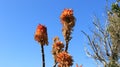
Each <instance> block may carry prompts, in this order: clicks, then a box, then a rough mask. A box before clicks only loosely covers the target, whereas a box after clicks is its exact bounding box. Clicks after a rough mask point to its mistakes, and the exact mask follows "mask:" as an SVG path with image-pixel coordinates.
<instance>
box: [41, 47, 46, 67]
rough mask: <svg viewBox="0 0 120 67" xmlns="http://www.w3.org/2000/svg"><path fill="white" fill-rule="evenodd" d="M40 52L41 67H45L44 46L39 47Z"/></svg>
mask: <svg viewBox="0 0 120 67" xmlns="http://www.w3.org/2000/svg"><path fill="white" fill-rule="evenodd" d="M41 52H42V67H45V55H44V46H43V45H41Z"/></svg>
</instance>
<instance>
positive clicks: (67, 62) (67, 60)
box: [56, 51, 73, 67]
mask: <svg viewBox="0 0 120 67" xmlns="http://www.w3.org/2000/svg"><path fill="white" fill-rule="evenodd" d="M56 61H57V62H58V63H59V64H58V66H59V67H70V66H72V65H73V59H72V56H70V55H69V54H68V53H67V52H65V51H63V52H60V53H59V54H58V55H57V59H56Z"/></svg>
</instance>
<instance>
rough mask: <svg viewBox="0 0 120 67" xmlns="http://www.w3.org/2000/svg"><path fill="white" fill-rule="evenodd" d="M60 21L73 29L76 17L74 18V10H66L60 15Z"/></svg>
mask: <svg viewBox="0 0 120 67" xmlns="http://www.w3.org/2000/svg"><path fill="white" fill-rule="evenodd" d="M60 20H61V22H62V24H63V26H64V25H69V26H71V27H73V26H74V24H75V17H74V16H73V10H72V9H64V10H63V12H62V14H61V15H60Z"/></svg>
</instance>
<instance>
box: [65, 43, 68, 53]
mask: <svg viewBox="0 0 120 67" xmlns="http://www.w3.org/2000/svg"><path fill="white" fill-rule="evenodd" d="M67 50H68V42H67V41H66V47H65V51H66V52H67Z"/></svg>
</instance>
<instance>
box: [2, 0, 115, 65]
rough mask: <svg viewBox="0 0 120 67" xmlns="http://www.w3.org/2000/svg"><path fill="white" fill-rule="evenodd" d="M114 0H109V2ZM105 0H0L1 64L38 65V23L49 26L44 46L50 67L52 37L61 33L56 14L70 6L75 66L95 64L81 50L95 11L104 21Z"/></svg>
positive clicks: (70, 46) (70, 49) (70, 51)
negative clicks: (72, 14)
mask: <svg viewBox="0 0 120 67" xmlns="http://www.w3.org/2000/svg"><path fill="white" fill-rule="evenodd" d="M114 1H115V0H109V5H110V3H111V2H114ZM105 5H106V1H105V0H81V1H80V0H71V1H69V0H60V1H59V0H54V1H49V0H0V67H41V64H42V63H41V48H40V45H39V44H38V43H37V42H36V41H35V40H34V32H35V30H36V26H37V25H38V24H39V23H40V24H43V25H45V26H47V28H48V38H49V45H48V46H45V60H46V67H52V65H53V57H52V54H51V50H52V44H53V41H52V39H53V38H54V37H55V36H59V38H60V40H62V41H63V42H64V39H63V36H62V32H61V29H62V25H61V23H60V19H59V16H60V14H61V12H62V10H63V9H64V8H72V9H73V10H74V15H75V17H76V25H75V27H74V31H73V34H72V37H73V39H72V40H71V41H70V44H69V50H68V51H69V53H70V54H71V55H72V56H73V59H74V65H73V67H75V64H76V63H78V64H79V65H80V64H83V67H96V64H95V62H94V61H93V59H91V58H88V57H87V56H86V54H85V51H84V45H85V44H86V45H87V39H86V37H85V36H84V35H83V34H82V33H81V32H80V31H81V30H84V31H85V32H87V33H88V34H90V32H89V28H91V27H92V26H93V25H92V20H93V18H92V16H94V14H96V15H97V17H99V18H100V20H101V23H104V22H103V21H104V20H103V19H104V17H103V15H105Z"/></svg>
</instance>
